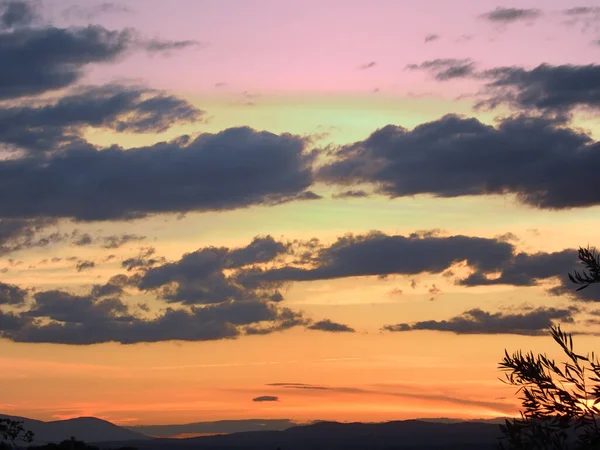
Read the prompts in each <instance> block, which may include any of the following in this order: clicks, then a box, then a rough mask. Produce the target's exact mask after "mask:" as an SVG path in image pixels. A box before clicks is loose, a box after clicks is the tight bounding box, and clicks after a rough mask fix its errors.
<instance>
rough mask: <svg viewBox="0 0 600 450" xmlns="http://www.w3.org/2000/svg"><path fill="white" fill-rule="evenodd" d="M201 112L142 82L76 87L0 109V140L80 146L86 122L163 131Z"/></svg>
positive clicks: (33, 147) (44, 148) (38, 146)
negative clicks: (49, 98)
mask: <svg viewBox="0 0 600 450" xmlns="http://www.w3.org/2000/svg"><path fill="white" fill-rule="evenodd" d="M202 117H203V112H202V111H200V110H198V109H197V108H195V107H194V106H192V105H191V104H190V103H188V102H187V101H185V100H180V99H178V98H176V97H173V96H171V95H168V94H166V93H164V92H161V91H155V90H151V89H147V88H143V87H136V86H123V85H105V86H100V87H99V86H87V87H82V88H78V89H77V90H75V91H74V92H71V93H70V94H67V95H65V96H63V97H61V98H60V99H57V100H54V101H46V102H44V103H42V104H37V105H31V104H26V105H18V106H11V107H4V108H0V142H3V143H5V144H8V145H11V146H13V147H14V149H17V150H25V151H29V152H51V151H57V150H61V149H64V148H72V147H77V146H80V147H82V148H88V147H91V146H90V145H89V144H86V142H85V140H84V139H83V136H82V135H83V132H84V131H86V129H87V128H88V127H94V128H101V129H109V130H114V131H117V132H133V133H146V132H163V131H166V130H167V129H168V128H170V127H171V126H173V125H174V124H177V123H189V122H196V121H199V120H201V119H202Z"/></svg>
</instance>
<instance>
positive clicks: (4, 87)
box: [0, 0, 196, 100]
mask: <svg viewBox="0 0 600 450" xmlns="http://www.w3.org/2000/svg"><path fill="white" fill-rule="evenodd" d="M116 10H120V11H123V8H122V7H118V6H117V5H115V4H113V3H108V2H105V3H102V4H100V5H98V6H89V5H88V6H84V7H80V6H74V7H73V8H69V9H67V10H66V11H65V14H66V15H67V16H68V15H73V14H74V15H75V16H77V15H78V14H79V15H80V16H88V17H89V18H88V20H91V18H93V16H95V15H97V14H99V13H106V12H114V11H116ZM36 17H37V11H36V8H35V3H34V2H30V1H20V0H14V1H3V2H2V3H0V61H2V71H0V100H4V99H14V98H18V97H23V96H31V95H36V94H41V93H44V92H48V91H53V90H57V89H62V88H66V87H69V86H72V85H74V84H75V83H76V82H77V81H79V80H80V79H81V77H82V76H83V73H84V69H85V67H86V66H88V65H90V64H95V63H104V62H111V61H115V60H116V59H117V58H119V57H122V56H124V55H125V54H126V53H127V52H128V51H129V50H132V51H133V50H140V49H142V50H145V51H147V52H150V53H155V52H164V51H167V50H178V49H182V48H186V47H189V46H190V45H196V43H194V42H192V41H168V40H165V41H163V40H156V39H151V40H148V39H144V38H142V37H141V36H139V34H138V33H137V32H136V31H135V30H133V29H125V30H108V29H106V28H104V27H102V26H99V25H89V26H85V27H68V28H59V27H56V26H53V25H44V24H41V22H40V23H36V21H35V19H36ZM83 18H85V17H83Z"/></svg>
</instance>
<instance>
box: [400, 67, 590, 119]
mask: <svg viewBox="0 0 600 450" xmlns="http://www.w3.org/2000/svg"><path fill="white" fill-rule="evenodd" d="M406 68H407V69H409V70H423V71H427V72H429V73H431V74H432V75H433V76H434V78H435V79H436V80H438V81H447V80H451V79H456V78H472V79H475V80H480V81H483V82H484V87H483V89H482V91H480V92H479V93H478V94H477V98H479V100H478V101H477V102H476V104H475V107H476V108H495V107H497V106H499V105H501V104H506V105H509V106H512V107H514V108H516V109H518V110H526V111H541V112H546V113H555V114H556V113H558V114H562V115H564V114H567V113H569V112H570V111H572V110H573V109H576V108H590V109H598V108H600V81H599V80H600V65H597V64H588V65H573V64H563V65H558V66H553V65H550V64H541V65H539V66H537V67H535V68H533V69H525V68H523V67H495V68H492V69H487V70H477V68H476V64H475V63H474V62H473V61H472V60H470V59H435V60H430V61H424V62H422V63H420V64H409V65H408V66H406Z"/></svg>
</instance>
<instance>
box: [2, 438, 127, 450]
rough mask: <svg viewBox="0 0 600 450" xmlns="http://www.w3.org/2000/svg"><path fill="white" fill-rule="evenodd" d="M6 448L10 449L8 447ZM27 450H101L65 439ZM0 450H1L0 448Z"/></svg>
mask: <svg viewBox="0 0 600 450" xmlns="http://www.w3.org/2000/svg"><path fill="white" fill-rule="evenodd" d="M7 448H11V447H10V446H9V447H7ZM27 449H28V450H34V449H35V450H101V449H100V448H99V447H96V446H94V445H90V444H86V443H85V442H83V441H78V440H76V439H73V438H71V439H67V440H65V441H62V442H61V443H60V444H45V445H30V446H29V447H27ZM0 450H3V449H2V447H0ZM114 450H137V448H136V447H127V446H126V447H120V448H118V449H114Z"/></svg>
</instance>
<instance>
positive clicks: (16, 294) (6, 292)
mask: <svg viewBox="0 0 600 450" xmlns="http://www.w3.org/2000/svg"><path fill="white" fill-rule="evenodd" d="M26 297H27V291H26V290H24V289H21V288H20V287H19V286H15V285H14V284H6V283H2V282H0V305H22V304H23V303H25V298H26Z"/></svg>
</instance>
